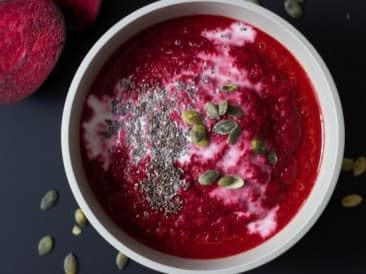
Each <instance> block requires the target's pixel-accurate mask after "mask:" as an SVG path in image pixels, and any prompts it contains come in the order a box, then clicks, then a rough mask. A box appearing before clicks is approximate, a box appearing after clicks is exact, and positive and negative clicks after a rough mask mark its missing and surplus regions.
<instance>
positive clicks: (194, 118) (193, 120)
mask: <svg viewBox="0 0 366 274" xmlns="http://www.w3.org/2000/svg"><path fill="white" fill-rule="evenodd" d="M182 119H183V121H184V122H185V123H187V124H188V125H200V124H202V118H201V114H199V113H198V112H197V111H195V110H192V109H190V110H186V111H184V112H183V113H182Z"/></svg>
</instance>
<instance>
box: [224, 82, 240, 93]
mask: <svg viewBox="0 0 366 274" xmlns="http://www.w3.org/2000/svg"><path fill="white" fill-rule="evenodd" d="M238 88H239V86H238V85H236V84H227V85H223V86H222V87H221V90H222V91H225V92H234V91H237V90H238Z"/></svg>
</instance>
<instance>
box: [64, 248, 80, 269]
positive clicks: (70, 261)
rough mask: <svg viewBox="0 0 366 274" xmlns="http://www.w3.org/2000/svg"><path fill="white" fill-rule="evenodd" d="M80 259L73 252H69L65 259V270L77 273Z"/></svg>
mask: <svg viewBox="0 0 366 274" xmlns="http://www.w3.org/2000/svg"><path fill="white" fill-rule="evenodd" d="M78 268H79V264H78V259H77V258H76V256H75V255H74V254H73V253H69V254H67V256H66V257H65V260H64V271H65V273H66V274H76V273H77V272H78Z"/></svg>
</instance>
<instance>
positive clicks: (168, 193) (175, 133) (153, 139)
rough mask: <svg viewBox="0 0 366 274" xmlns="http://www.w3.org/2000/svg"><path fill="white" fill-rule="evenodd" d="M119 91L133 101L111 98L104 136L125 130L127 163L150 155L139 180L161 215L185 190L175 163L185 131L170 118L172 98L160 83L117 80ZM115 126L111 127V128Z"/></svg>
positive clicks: (176, 208) (178, 204)
mask: <svg viewBox="0 0 366 274" xmlns="http://www.w3.org/2000/svg"><path fill="white" fill-rule="evenodd" d="M120 85H121V89H122V90H123V91H122V92H129V93H130V94H131V95H135V94H137V95H138V96H137V98H138V99H137V100H136V99H132V97H135V96H130V97H131V99H128V100H127V101H122V100H121V99H115V100H113V101H112V111H113V115H114V120H115V121H116V122H113V121H106V123H107V126H108V127H107V128H108V129H109V130H108V133H109V134H107V135H108V136H109V135H111V133H116V132H117V131H118V130H122V131H123V132H125V133H126V136H125V140H124V141H125V145H126V146H127V147H128V148H129V149H130V159H131V164H136V165H138V164H139V162H140V161H141V160H143V159H146V157H149V158H150V161H149V163H148V164H147V165H146V168H145V170H143V172H144V173H145V174H147V176H146V178H145V179H143V180H142V181H141V182H139V185H138V188H139V189H140V190H141V192H142V193H143V195H144V197H145V199H146V201H147V202H148V203H149V205H150V207H151V208H152V209H155V210H159V211H161V212H163V213H164V214H173V213H177V212H178V211H179V210H180V209H181V208H182V205H183V202H182V199H181V198H180V197H179V195H178V191H179V190H180V189H181V190H186V189H187V188H188V183H187V182H186V181H185V180H184V178H183V175H184V172H183V170H182V169H181V168H179V167H177V166H176V164H175V163H176V162H177V160H178V159H179V157H180V156H181V155H182V153H184V152H185V147H186V144H187V137H186V136H185V134H186V133H184V132H183V130H182V129H181V128H180V127H179V126H178V124H177V123H176V122H175V121H174V120H172V119H171V117H170V116H171V113H172V112H173V111H175V108H174V103H173V102H174V98H169V96H168V94H167V91H166V90H165V89H164V88H161V87H160V85H158V84H156V85H153V86H151V85H149V84H146V83H143V84H141V85H140V86H138V87H137V86H136V85H135V83H134V82H133V81H131V80H129V79H123V80H121V81H120ZM113 125H115V127H113Z"/></svg>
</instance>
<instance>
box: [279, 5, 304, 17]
mask: <svg viewBox="0 0 366 274" xmlns="http://www.w3.org/2000/svg"><path fill="white" fill-rule="evenodd" d="M283 5H284V7H285V11H286V13H287V14H288V15H289V16H291V17H292V18H295V19H297V18H300V17H301V16H302V14H303V12H302V8H301V6H300V4H299V2H298V1H296V0H285V1H284V3H283Z"/></svg>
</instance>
